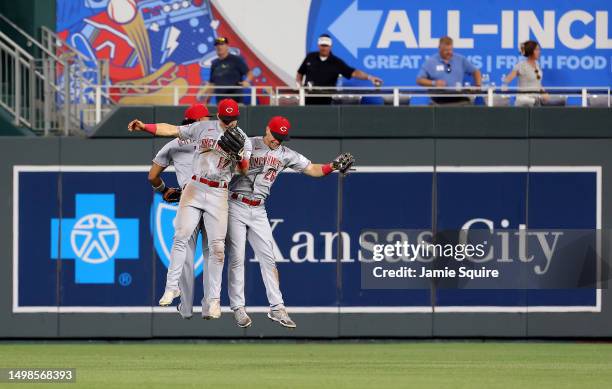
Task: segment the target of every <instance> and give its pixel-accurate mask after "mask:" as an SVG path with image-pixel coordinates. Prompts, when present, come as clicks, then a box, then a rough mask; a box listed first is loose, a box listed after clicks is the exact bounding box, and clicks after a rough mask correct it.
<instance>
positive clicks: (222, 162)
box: [217, 157, 232, 169]
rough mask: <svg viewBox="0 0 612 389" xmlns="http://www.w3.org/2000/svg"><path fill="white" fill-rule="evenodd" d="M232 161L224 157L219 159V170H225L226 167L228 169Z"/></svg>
mask: <svg viewBox="0 0 612 389" xmlns="http://www.w3.org/2000/svg"><path fill="white" fill-rule="evenodd" d="M231 162H232V161H230V160H229V159H225V158H223V157H221V158H219V163H217V168H218V169H225V168H226V167H228V165H229V164H230V163H231Z"/></svg>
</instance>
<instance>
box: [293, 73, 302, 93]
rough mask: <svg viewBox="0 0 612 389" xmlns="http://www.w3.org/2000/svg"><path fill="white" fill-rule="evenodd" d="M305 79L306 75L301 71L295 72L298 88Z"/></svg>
mask: <svg viewBox="0 0 612 389" xmlns="http://www.w3.org/2000/svg"><path fill="white" fill-rule="evenodd" d="M303 80H304V75H303V74H302V73H300V72H297V73H296V74H295V83H296V86H297V88H298V89H299V88H300V87H301V86H302V82H303Z"/></svg>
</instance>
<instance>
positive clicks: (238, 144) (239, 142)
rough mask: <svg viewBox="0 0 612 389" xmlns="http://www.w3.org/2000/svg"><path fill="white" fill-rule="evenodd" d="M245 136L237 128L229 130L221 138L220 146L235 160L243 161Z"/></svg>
mask: <svg viewBox="0 0 612 389" xmlns="http://www.w3.org/2000/svg"><path fill="white" fill-rule="evenodd" d="M245 141H246V138H245V136H244V135H243V134H242V132H241V131H240V130H239V129H238V128H237V127H232V128H228V129H227V130H226V131H225V132H224V133H223V135H221V138H220V139H219V142H218V145H219V147H221V149H222V150H223V151H225V152H226V153H227V155H229V156H230V157H231V158H232V159H234V160H237V161H239V160H241V159H242V151H243V149H244V142H245Z"/></svg>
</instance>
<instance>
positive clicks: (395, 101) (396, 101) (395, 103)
mask: <svg viewBox="0 0 612 389" xmlns="http://www.w3.org/2000/svg"><path fill="white" fill-rule="evenodd" d="M393 106H394V107H399V88H393Z"/></svg>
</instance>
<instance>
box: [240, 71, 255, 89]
mask: <svg viewBox="0 0 612 389" xmlns="http://www.w3.org/2000/svg"><path fill="white" fill-rule="evenodd" d="M253 78H254V76H253V72H252V71H251V70H249V71H248V72H247V74H246V77H245V78H244V80H243V81H242V82H241V83H240V85H242V86H244V87H249V86H251V83H253Z"/></svg>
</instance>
